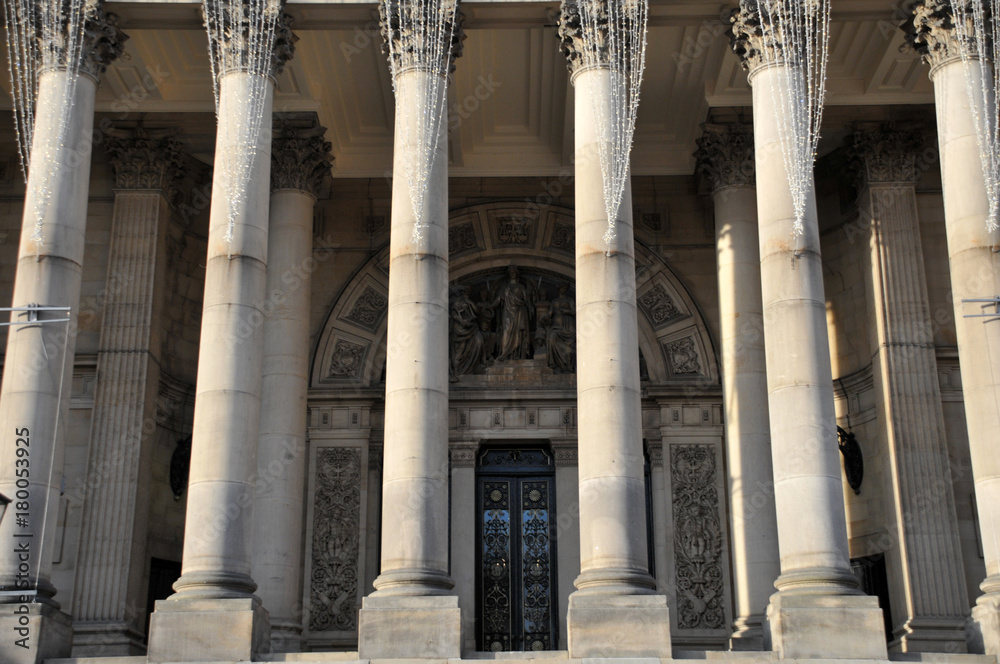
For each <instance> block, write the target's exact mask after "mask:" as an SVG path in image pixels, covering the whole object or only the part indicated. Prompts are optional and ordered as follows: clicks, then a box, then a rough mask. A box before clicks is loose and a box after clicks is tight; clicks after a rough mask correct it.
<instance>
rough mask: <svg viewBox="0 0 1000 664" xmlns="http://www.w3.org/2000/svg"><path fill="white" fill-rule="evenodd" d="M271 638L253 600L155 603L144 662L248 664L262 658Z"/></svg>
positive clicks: (177, 600)
mask: <svg viewBox="0 0 1000 664" xmlns="http://www.w3.org/2000/svg"><path fill="white" fill-rule="evenodd" d="M270 632H271V625H270V622H269V621H268V618H267V611H265V610H264V609H263V608H262V607H261V605H260V600H259V599H257V598H256V597H246V598H240V599H173V598H171V599H165V600H160V601H158V602H157V603H156V608H155V611H154V613H153V615H152V616H151V618H150V625H149V655H148V661H149V663H150V664H160V663H161V662H224V661H250V660H254V659H257V656H258V654H259V653H262V652H267V647H268V639H269V635H270Z"/></svg>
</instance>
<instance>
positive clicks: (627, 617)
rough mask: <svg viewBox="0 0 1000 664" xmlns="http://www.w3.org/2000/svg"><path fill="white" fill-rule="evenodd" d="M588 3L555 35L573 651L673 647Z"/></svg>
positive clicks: (626, 201) (625, 231) (607, 82)
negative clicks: (569, 114)
mask: <svg viewBox="0 0 1000 664" xmlns="http://www.w3.org/2000/svg"><path fill="white" fill-rule="evenodd" d="M580 23H581V19H580V9H579V6H578V5H577V4H576V3H575V2H569V1H567V2H563V5H562V12H561V14H560V23H559V34H560V37H561V38H562V44H563V51H564V53H565V55H566V57H567V60H568V63H569V69H570V72H571V81H572V83H573V87H574V88H575V94H576V104H575V108H576V111H575V113H576V117H575V132H576V136H575V151H576V187H575V191H576V315H577V357H578V358H579V359H578V365H577V408H578V414H579V443H578V445H579V473H580V475H579V477H580V485H579V486H580V576H578V577H577V579H576V582H575V584H574V585H575V586H576V588H577V590H576V592H574V593H573V594H572V595H571V596H570V600H569V613H568V616H567V625H568V631H569V656H570V657H573V658H577V657H579V658H583V657H670V656H671V649H670V620H669V611H668V609H667V598H666V596H664V595H662V594H659V593H657V592H656V589H655V588H656V584H655V582H654V581H653V578H652V577H651V576H650V575H649V566H648V561H647V543H646V491H645V473H644V465H645V460H644V457H643V449H642V417H641V407H640V387H639V352H638V323H637V320H636V301H635V254H634V243H633V234H632V196H631V192H630V191H627V192H626V195H625V196H624V197H623V200H622V204H621V212H620V215H619V219H617V220H616V225H617V233H618V239H617V241H616V247H615V251H614V252H612V253H611V255H610V256H609V255H608V254H607V247H606V245H605V242H604V240H603V239H602V238H603V237H604V234H605V231H606V229H607V226H608V218H607V213H606V212H605V205H604V186H603V183H602V178H601V160H600V158H599V154H600V151H599V147H598V146H599V145H600V143H601V142H604V141H608V140H610V136H608V135H601V134H600V133H598V132H599V131H600V130H599V128H598V124H597V121H596V119H597V115H598V111H597V107H598V105H600V106H603V107H604V108H603V113H604V114H605V117H609V116H610V104H611V95H610V87H611V70H610V68H609V67H594V68H586V67H584V66H583V64H582V52H583V49H584V44H583V39H584V37H583V34H582V31H581V26H580Z"/></svg>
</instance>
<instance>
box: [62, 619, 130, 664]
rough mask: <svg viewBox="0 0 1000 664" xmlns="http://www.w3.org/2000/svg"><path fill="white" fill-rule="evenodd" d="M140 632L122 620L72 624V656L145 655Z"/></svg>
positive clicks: (89, 621)
mask: <svg viewBox="0 0 1000 664" xmlns="http://www.w3.org/2000/svg"><path fill="white" fill-rule="evenodd" d="M145 654H146V644H145V643H143V638H142V634H140V633H138V632H136V631H135V630H134V629H133V628H132V627H131V626H130V625H128V624H126V623H123V622H112V621H97V620H87V621H79V622H76V623H74V624H73V657H130V656H133V655H145Z"/></svg>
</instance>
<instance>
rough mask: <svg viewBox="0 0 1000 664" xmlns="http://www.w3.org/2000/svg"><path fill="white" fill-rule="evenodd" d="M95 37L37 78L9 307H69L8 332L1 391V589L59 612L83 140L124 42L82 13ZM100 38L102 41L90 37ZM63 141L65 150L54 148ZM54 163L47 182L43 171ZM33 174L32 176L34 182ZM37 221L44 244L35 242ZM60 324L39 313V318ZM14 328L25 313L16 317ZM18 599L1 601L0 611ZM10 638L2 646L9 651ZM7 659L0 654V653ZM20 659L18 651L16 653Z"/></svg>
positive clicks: (101, 19) (83, 210)
mask: <svg viewBox="0 0 1000 664" xmlns="http://www.w3.org/2000/svg"><path fill="white" fill-rule="evenodd" d="M86 20H87V22H88V27H89V28H91V29H93V33H91V34H90V35H88V38H87V39H85V40H84V44H83V55H82V64H81V67H80V70H79V72H78V73H72V72H69V71H67V70H66V69H48V70H44V71H42V72H41V73H40V74H39V79H38V88H37V99H36V100H35V124H34V133H33V144H32V146H31V164H32V168H31V169H30V174H29V178H28V183H27V191H26V193H25V201H24V215H23V222H22V228H21V239H20V244H19V247H18V261H17V268H16V272H15V276H14V295H13V299H12V303H11V306H12V307H26V306H29V305H40V306H56V307H70V308H71V309H72V314H71V315H72V321H71V322H69V323H48V324H44V325H16V326H12V327H10V328H8V336H7V350H6V354H5V356H4V370H3V383H2V386H0V429H2V430H3V431H4V432H5V433H4V435H3V436H2V437H0V493H2V494H4V495H5V496H8V497H9V498H11V499H12V500H14V501H15V502H13V503H11V505H10V508H9V509H8V510H7V513H6V518H5V519H3V521H2V522H0V541H3V542H5V543H7V544H5V545H4V546H2V547H0V590H3V591H12V590H20V591H26V592H28V593H33V592H35V591H37V593H38V595H37V597H36V598H34V600H33V598H32V597H31V596H30V595H29V596H28V598H27V599H26V600H21V601H22V602H31V601H38V602H44V603H46V604H49V605H50V606H52V607H55V608H58V606H59V605H58V604H57V603H56V602H55V601H54V600H52V597H53V595H55V592H56V589H55V588H54V587H53V586H52V584H51V583H50V580H49V577H50V574H51V569H52V562H51V561H52V546H53V542H54V535H55V529H56V510H57V508H58V505H59V493H60V485H61V482H62V466H63V448H64V445H65V434H66V428H67V426H68V424H67V418H68V415H69V401H70V399H69V397H70V387H71V382H72V379H73V361H74V352H75V348H76V329H77V314H78V312H77V308H78V306H79V302H80V285H81V275H82V263H83V254H84V244H85V239H84V236H85V231H86V223H87V202H88V194H89V188H90V140H89V139H90V135H91V133H92V130H93V124H94V96H95V93H96V89H97V81H98V77H99V76H100V74H101V73H103V72H104V70H105V68H106V66H107V64H108V63H109V62H110V61H111V60H113V59H114V58H115V57H117V55H119V54H120V53H121V51H122V49H123V48H124V41H125V39H127V37H125V36H124V35H123V34H122V33H120V32H119V31H118V30H117V28H116V27H115V19H114V17H113V16H110V15H108V14H105V13H104V11H103V10H102V9H101V8H100V7H94V8H93V9H88V15H87V18H86ZM96 33H100V37H101V38H102V39H100V40H99V41H97V42H95V40H94V38H93V36H94V34H96ZM69 77H75V78H76V81H75V82H74V83H73V84H72V87H73V97H72V98H71V99H69V100H68V102H67V103H69V104H71V111H70V112H69V119H68V123H67V127H66V129H65V134H61V133H60V125H61V121H62V118H61V110H62V106H63V104H62V95H63V92H64V90H65V89H66V86H67V80H68V78H69ZM60 139H61V140H62V143H60V142H59V141H60ZM53 161H55V162H56V163H58V166H56V167H55V169H54V171H50V172H51V173H52V175H51V179H50V181H49V182H48V183H46V182H45V180H46V177H45V175H44V174H45V173H46V171H47V169H51V168H52V166H51V164H52V162H53ZM32 175H33V177H32ZM39 213H41V214H42V215H43V216H42V226H41V238H42V239H41V241H40V242H36V241H35V240H34V239H33V235H34V233H35V222H36V219H37V218H38V215H39ZM64 317H66V313H65V312H39V313H38V314H37V320H47V319H58V318H64ZM10 318H11V320H12V321H26V320H28V319H29V314H28V313H25V312H15V313H13V314H12V315H11V317H10ZM19 599H20V598H19V597H16V596H3V597H0V603H7V602H15V601H18V600H19ZM12 641H13V639H9V640H8V642H5V643H4V647H7V646H8V645H10V642H12ZM4 652H5V651H4V650H2V649H0V654H3V653H4ZM18 652H20V651H18Z"/></svg>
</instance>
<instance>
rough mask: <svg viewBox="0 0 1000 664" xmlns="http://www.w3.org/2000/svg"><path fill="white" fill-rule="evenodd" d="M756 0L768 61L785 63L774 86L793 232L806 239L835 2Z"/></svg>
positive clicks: (774, 81) (764, 50)
mask: <svg viewBox="0 0 1000 664" xmlns="http://www.w3.org/2000/svg"><path fill="white" fill-rule="evenodd" d="M756 2H757V6H758V9H759V12H760V26H761V33H762V35H761V36H762V41H763V46H762V53H761V55H762V57H763V60H764V62H765V63H769V64H772V65H784V66H782V67H781V68H780V69H779V70H778V71H779V72H780V73H779V74H778V75H777V76H773V77H771V79H770V80H771V81H772V82H773V85H771V86H770V89H771V97H772V103H773V104H774V108H775V112H776V114H777V116H778V118H777V119H778V135H779V138H780V142H781V154H782V156H783V157H784V161H785V171H786V172H787V174H788V186H789V188H790V189H791V194H792V203H793V205H794V209H795V222H794V226H793V230H794V234H795V237H801V235H802V231H803V225H802V222H803V219H804V218H805V213H806V200H807V199H808V197H809V194H810V192H811V189H812V186H813V184H812V182H813V179H812V175H813V165H814V163H815V162H816V148H817V146H818V145H819V133H820V124H821V122H822V119H823V102H824V98H825V97H826V63H827V55H828V49H829V37H830V0H756Z"/></svg>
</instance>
